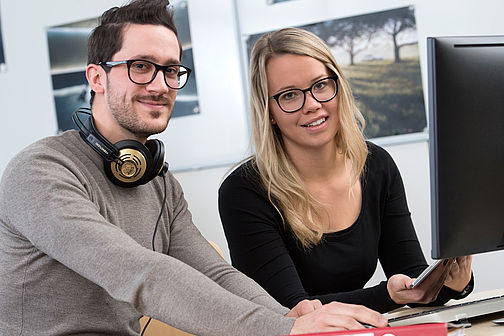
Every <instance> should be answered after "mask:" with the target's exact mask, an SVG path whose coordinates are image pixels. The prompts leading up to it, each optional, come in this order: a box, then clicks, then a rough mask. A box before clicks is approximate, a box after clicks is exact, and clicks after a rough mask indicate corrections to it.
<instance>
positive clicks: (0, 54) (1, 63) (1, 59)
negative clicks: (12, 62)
mask: <svg viewBox="0 0 504 336" xmlns="http://www.w3.org/2000/svg"><path fill="white" fill-rule="evenodd" d="M0 14H1V8H0ZM2 36H3V35H2V15H0V71H3V70H5V54H4V48H3V37H2Z"/></svg>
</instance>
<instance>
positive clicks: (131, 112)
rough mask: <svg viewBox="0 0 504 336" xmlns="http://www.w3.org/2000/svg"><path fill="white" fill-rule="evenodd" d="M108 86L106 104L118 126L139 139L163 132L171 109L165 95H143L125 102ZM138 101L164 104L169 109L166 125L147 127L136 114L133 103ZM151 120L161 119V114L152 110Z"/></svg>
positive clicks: (171, 106) (169, 101)
mask: <svg viewBox="0 0 504 336" xmlns="http://www.w3.org/2000/svg"><path fill="white" fill-rule="evenodd" d="M107 84H108V90H109V95H108V97H107V104H108V106H109V109H110V111H111V113H112V116H113V117H114V119H115V120H116V121H117V123H118V124H119V126H121V127H122V128H124V129H126V130H127V131H128V132H130V133H132V134H135V135H136V136H137V137H139V138H145V139H146V138H148V137H149V136H151V135H153V134H158V133H161V132H163V131H164V130H165V129H166V127H167V126H168V120H169V119H170V115H171V109H172V108H173V103H172V102H171V100H170V99H169V98H168V97H167V96H166V95H145V96H138V95H136V96H133V97H132V98H131V100H130V101H125V100H124V99H123V98H124V97H121V96H120V95H118V94H117V93H116V91H115V90H114V89H112V88H111V87H110V84H109V83H107ZM138 99H147V100H151V101H155V102H160V103H163V104H166V106H167V107H168V108H169V109H170V113H169V115H168V118H167V119H166V123H164V124H163V125H161V126H155V125H152V126H151V125H149V124H148V122H145V121H143V120H142V119H141V117H140V116H139V115H138V113H136V111H135V109H134V107H133V102H135V101H137V100H138ZM149 114H150V117H151V118H152V119H158V118H161V112H160V111H157V110H152V111H150V112H149Z"/></svg>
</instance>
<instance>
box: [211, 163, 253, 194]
mask: <svg viewBox="0 0 504 336" xmlns="http://www.w3.org/2000/svg"><path fill="white" fill-rule="evenodd" d="M260 184H261V179H260V176H259V171H258V169H257V165H256V164H255V160H254V159H253V158H249V159H246V160H245V161H243V162H242V163H239V164H237V165H236V166H235V167H233V168H231V170H230V172H228V174H227V176H226V177H225V178H224V180H223V182H222V184H221V186H220V190H224V189H227V188H235V187H257V186H258V185H260Z"/></svg>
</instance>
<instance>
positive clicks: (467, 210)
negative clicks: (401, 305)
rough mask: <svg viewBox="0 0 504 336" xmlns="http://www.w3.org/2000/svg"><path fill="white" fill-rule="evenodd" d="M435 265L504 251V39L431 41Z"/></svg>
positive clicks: (431, 159)
mask: <svg viewBox="0 0 504 336" xmlns="http://www.w3.org/2000/svg"><path fill="white" fill-rule="evenodd" d="M427 63H428V88H429V95H428V96H429V132H430V134H429V135H430V143H429V146H430V149H429V153H430V173H431V212H432V213H431V219H432V227H431V228H432V231H431V233H432V258H434V259H440V258H446V257H454V256H461V255H469V254H476V253H482V252H489V251H495V250H501V249H504V36H468V37H462V36H458V37H429V38H427Z"/></svg>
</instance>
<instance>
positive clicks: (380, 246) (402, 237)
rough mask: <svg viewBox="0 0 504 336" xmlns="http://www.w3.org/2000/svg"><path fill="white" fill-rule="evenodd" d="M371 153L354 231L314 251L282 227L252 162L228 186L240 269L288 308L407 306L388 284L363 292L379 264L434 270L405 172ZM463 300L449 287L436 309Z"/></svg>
mask: <svg viewBox="0 0 504 336" xmlns="http://www.w3.org/2000/svg"><path fill="white" fill-rule="evenodd" d="M368 149H369V154H368V157H367V160H366V164H365V174H364V176H363V178H362V179H361V185H362V206H361V211H360V214H359V216H358V218H357V220H356V221H355V223H353V224H352V225H351V226H350V227H348V228H347V229H344V230H342V231H338V232H334V233H327V234H324V235H323V238H322V242H321V243H319V244H318V245H316V246H315V247H313V248H312V249H310V250H309V251H305V250H303V249H302V248H301V247H300V245H299V243H298V242H297V241H296V238H295V237H294V235H293V233H292V231H291V230H290V229H289V227H288V225H284V224H283V222H282V219H281V217H280V215H279V214H278V212H277V211H276V210H275V208H274V207H273V205H272V204H271V203H270V201H269V200H268V197H267V193H266V192H265V190H264V188H263V187H262V184H261V181H260V178H259V175H258V172H257V170H256V169H255V167H254V166H253V164H252V163H251V162H250V161H248V162H245V163H244V164H242V165H241V166H240V167H238V168H237V169H236V170H235V171H234V172H232V173H231V174H230V175H229V176H228V177H227V178H226V179H225V181H224V182H223V183H222V185H221V187H220V189H219V212H220V216H221V221H222V224H223V227H224V232H225V235H226V238H227V241H228V246H229V250H230V254H231V261H232V263H233V265H234V266H235V267H236V268H237V269H238V270H240V271H242V272H244V273H245V274H247V275H248V276H250V277H251V278H253V279H254V280H255V281H257V282H258V283H259V284H260V285H261V286H262V287H263V288H265V289H266V290H267V291H268V292H269V293H270V294H271V295H272V296H273V297H274V298H275V299H277V300H278V301H279V302H280V303H281V304H283V305H284V306H287V307H294V306H295V305H296V304H297V303H298V302H299V301H301V300H303V299H319V300H320V301H321V302H322V303H328V302H331V301H340V302H346V303H355V304H362V305H365V306H367V307H369V308H371V309H374V310H377V311H380V312H386V311H390V310H392V309H395V308H398V307H399V306H400V305H398V304H396V303H395V302H394V301H393V300H392V299H391V298H390V296H389V294H388V291H387V282H386V281H382V282H380V283H379V284H377V285H375V286H373V287H369V288H365V289H364V288H363V287H364V285H365V284H366V283H367V282H368V280H369V279H370V278H371V276H372V275H373V274H374V272H375V269H376V265H377V261H378V260H379V261H380V263H381V265H382V268H383V270H384V272H385V275H386V277H387V278H389V277H390V276H392V275H394V274H399V273H401V274H406V275H408V276H410V277H417V276H418V275H419V274H420V273H421V272H422V271H423V270H424V269H425V268H426V267H427V264H426V261H425V258H424V256H423V253H422V250H421V248H420V244H419V242H418V239H417V236H416V233H415V230H414V227H413V223H412V221H411V217H410V212H409V210H408V205H407V202H406V194H405V192H404V186H403V183H402V179H401V176H400V173H399V170H398V169H397V166H396V165H395V163H394V161H393V159H392V158H391V157H390V155H389V154H388V153H387V152H386V151H385V150H384V149H383V148H381V147H379V146H377V145H374V144H372V143H368ZM471 282H472V281H471ZM459 297H460V294H459V293H457V292H454V291H452V290H451V289H449V288H447V287H443V289H442V291H441V292H440V294H439V295H438V299H437V300H436V301H435V302H434V303H433V304H443V303H445V302H446V301H448V300H449V299H450V298H459Z"/></svg>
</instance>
